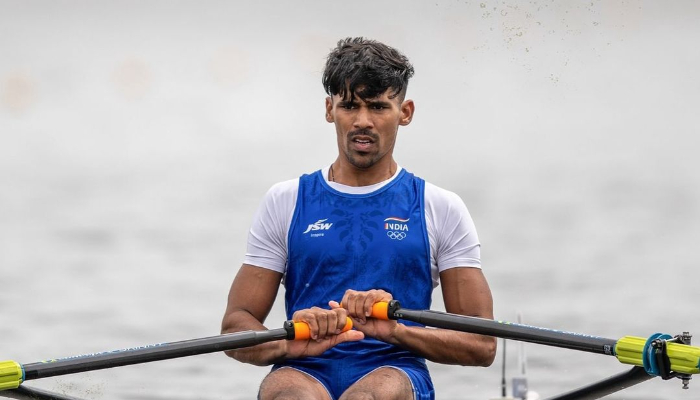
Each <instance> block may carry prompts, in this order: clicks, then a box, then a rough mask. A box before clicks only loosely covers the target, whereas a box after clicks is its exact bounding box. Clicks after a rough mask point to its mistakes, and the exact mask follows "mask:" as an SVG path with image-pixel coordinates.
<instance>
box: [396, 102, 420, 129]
mask: <svg viewBox="0 0 700 400" xmlns="http://www.w3.org/2000/svg"><path fill="white" fill-rule="evenodd" d="M415 112H416V105H415V104H413V100H411V99H408V100H404V102H403V103H401V119H399V125H402V126H406V125H408V124H410V123H411V121H412V120H413V114H414V113H415Z"/></svg>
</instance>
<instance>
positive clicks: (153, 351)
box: [0, 301, 700, 400]
mask: <svg viewBox="0 0 700 400" xmlns="http://www.w3.org/2000/svg"><path fill="white" fill-rule="evenodd" d="M372 317H374V318H379V319H394V320H405V321H413V322H418V323H421V324H423V325H426V326H432V327H436V328H442V329H452V330H456V331H462V332H469V333H476V334H482V335H489V336H496V337H501V338H504V339H511V340H517V341H522V342H530V343H536V344H541V345H546V346H554V347H560V348H565V349H570V350H577V351H583V352H589V353H595V354H602V355H607V356H613V357H616V358H617V359H618V361H620V362H621V363H623V364H628V365H632V368H631V369H629V370H627V371H624V372H622V373H619V374H616V375H613V376H611V377H609V378H606V379H604V380H601V381H599V382H595V383H593V384H589V385H586V386H583V387H581V388H579V389H575V390H572V391H570V392H567V393H564V394H560V395H556V396H553V397H550V398H549V399H548V400H584V399H585V400H591V399H598V398H601V397H604V396H607V395H609V394H611V393H615V392H617V391H620V390H622V389H625V388H628V387H630V386H633V385H637V384H640V383H642V382H645V381H648V380H650V379H653V378H655V377H661V378H663V379H664V380H668V379H671V378H678V379H680V380H681V381H682V383H683V386H684V387H685V388H687V387H688V384H689V381H690V379H691V377H692V375H694V374H698V373H700V347H696V346H691V345H690V334H688V333H684V334H682V335H678V336H675V337H671V336H670V335H661V334H656V335H653V336H652V337H649V338H640V337H634V336H624V337H622V338H620V339H618V340H613V339H607V338H603V337H598V336H591V335H586V334H580V333H574V332H566V331H560V330H554V329H548V328H541V327H536V326H530V325H524V324H519V323H510V322H505V321H495V320H489V319H483V318H476V317H467V316H463V315H456V314H449V313H444V312H439V311H432V310H411V309H405V308H402V307H401V305H400V303H399V302H398V301H391V302H389V303H386V302H382V303H377V304H375V306H374V309H373V312H372ZM351 327H352V322H351V320H350V319H348V323H347V325H346V330H347V329H351ZM308 338H309V331H308V326H307V325H306V324H304V323H294V322H292V321H286V322H285V323H284V325H283V327H282V328H278V329H271V330H265V331H245V332H237V333H230V334H224V335H218V336H212V337H207V338H200V339H191V340H184V341H179V342H170V343H160V344H154V345H147V346H142V347H136V348H129V349H123V350H116V351H108V352H102V353H94V354H86V355H80V356H73V357H66V358H61V359H52V360H46V361H41V362H37V363H30V364H20V363H18V362H16V361H2V362H0V395H2V396H6V397H10V398H16V399H32V398H33V399H39V400H45V399H56V400H75V399H74V398H71V397H66V396H62V395H59V394H55V393H50V392H45V391H41V390H38V389H31V388H28V387H26V386H24V385H23V383H24V382H25V381H28V380H33V379H40V378H46V377H51V376H59V375H66V374H73V373H78V372H86V371H94V370H99V369H105V368H113V367H118V366H126V365H133V364H141V363H146V362H152V361H159V360H167V359H173V358H180V357H187V356H193V355H198V354H206V353H213V352H221V351H225V350H232V349H237V348H243V347H249V346H254V345H257V344H262V343H267V342H271V341H275V340H308ZM13 396H14V397H13ZM32 396H34V397H32Z"/></svg>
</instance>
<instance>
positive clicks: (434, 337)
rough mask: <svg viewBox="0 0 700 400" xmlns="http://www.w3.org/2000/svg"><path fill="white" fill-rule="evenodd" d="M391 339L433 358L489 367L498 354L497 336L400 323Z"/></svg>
mask: <svg viewBox="0 0 700 400" xmlns="http://www.w3.org/2000/svg"><path fill="white" fill-rule="evenodd" d="M387 342H389V343H391V344H394V345H396V346H399V347H401V348H404V349H406V350H409V351H411V352H412V353H415V354H417V355H419V356H421V357H424V358H426V359H428V360H430V361H433V362H436V363H441V364H458V365H471V366H483V367H487V366H489V365H491V364H492V363H493V360H494V358H495V356H496V339H495V338H493V337H490V336H483V335H476V334H471V333H464V332H457V331H451V330H446V329H433V328H422V327H416V326H406V325H403V324H397V325H396V329H395V331H394V334H393V335H392V337H391V339H388V340H387Z"/></svg>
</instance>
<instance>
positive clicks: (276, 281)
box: [221, 264, 285, 365]
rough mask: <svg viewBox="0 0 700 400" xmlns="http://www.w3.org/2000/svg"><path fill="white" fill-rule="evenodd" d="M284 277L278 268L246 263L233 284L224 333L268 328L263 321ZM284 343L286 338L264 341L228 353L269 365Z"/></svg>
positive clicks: (282, 352)
mask: <svg viewBox="0 0 700 400" xmlns="http://www.w3.org/2000/svg"><path fill="white" fill-rule="evenodd" d="M281 279H282V274H280V273H279V272H276V271H272V270H269V269H265V268H260V267H254V266H252V265H247V264H243V266H241V269H240V270H239V271H238V274H237V275H236V278H235V279H234V280H233V283H232V284H231V290H230V291H229V294H228V304H227V306H226V313H225V314H224V319H223V321H222V322H221V333H232V332H239V331H245V330H265V329H267V328H265V326H264V325H263V324H262V323H263V322H264V321H265V318H266V317H267V315H268V314H269V313H270V309H271V308H272V304H273V303H274V301H275V297H276V296H277V290H278V289H279V286H280V281H281ZM283 344H284V342H283V341H277V342H271V343H265V344H262V345H258V346H254V347H249V348H243V349H236V350H229V351H227V352H226V354H227V355H228V356H229V357H233V358H235V359H236V360H238V361H241V362H246V363H250V364H255V365H269V364H271V363H273V362H274V361H275V360H277V359H280V358H281V357H282V356H283V354H284V352H285V349H284V348H283V347H284V346H282V345H283Z"/></svg>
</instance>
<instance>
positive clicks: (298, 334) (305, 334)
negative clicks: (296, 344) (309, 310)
mask: <svg viewBox="0 0 700 400" xmlns="http://www.w3.org/2000/svg"><path fill="white" fill-rule="evenodd" d="M350 329H352V320H351V319H350V318H349V317H348V319H347V321H345V327H344V328H343V330H342V332H346V331H349V330H350ZM309 339H311V330H310V329H309V324H307V323H306V322H295V323H294V340H309Z"/></svg>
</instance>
